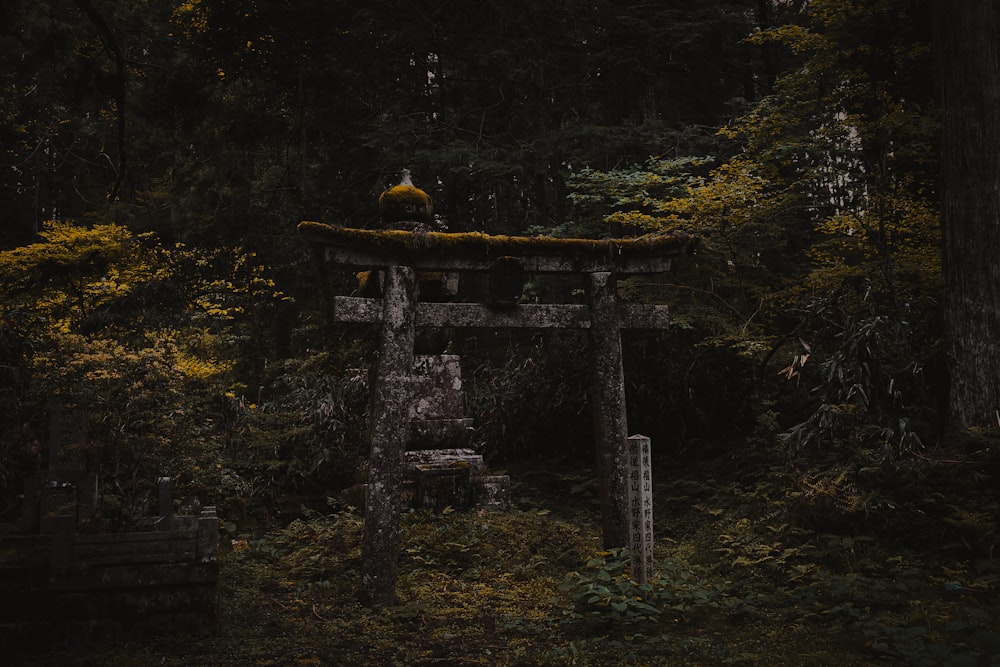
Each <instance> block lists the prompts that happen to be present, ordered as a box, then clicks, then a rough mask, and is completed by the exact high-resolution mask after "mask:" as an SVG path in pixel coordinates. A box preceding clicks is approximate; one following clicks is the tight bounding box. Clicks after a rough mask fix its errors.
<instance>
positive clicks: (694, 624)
mask: <svg viewBox="0 0 1000 667" xmlns="http://www.w3.org/2000/svg"><path fill="white" fill-rule="evenodd" d="M539 468H540V467H539V466H538V465H537V464H536V465H535V466H534V467H533V468H532V469H525V470H522V471H517V470H512V471H511V474H512V476H513V478H514V480H515V484H514V490H515V501H516V506H517V509H515V510H512V511H510V512H499V511H487V510H473V511H468V512H461V511H452V510H451V509H450V508H448V509H446V510H445V511H444V512H441V513H436V514H435V513H431V512H426V511H414V512H409V513H407V514H405V515H404V516H403V519H402V532H401V544H400V553H399V582H398V596H399V603H398V605H396V606H392V607H388V608H384V609H370V608H366V607H364V606H362V605H360V604H359V603H358V602H357V598H356V593H357V587H358V581H359V570H360V558H361V553H360V544H361V536H362V528H363V525H362V521H361V519H360V518H359V516H358V515H357V514H356V513H354V512H352V511H351V510H350V509H348V508H342V507H339V506H338V505H336V504H335V503H333V502H332V501H331V506H330V511H329V512H328V513H317V512H303V516H302V517H301V518H299V519H297V520H295V521H293V522H291V523H290V524H288V525H286V526H285V527H283V528H281V529H280V530H274V531H271V532H267V533H264V534H262V535H259V536H242V537H239V536H237V537H236V539H232V540H231V541H229V542H228V543H227V547H228V548H227V550H226V553H225V555H224V560H223V566H222V583H221V591H220V595H221V621H222V623H221V625H222V627H221V631H220V632H219V633H218V634H217V635H216V636H212V637H206V638H192V639H188V638H185V639H177V638H172V639H158V640H155V641H148V642H141V643H140V642H133V643H127V644H120V645H117V646H107V647H104V648H100V649H95V650H93V651H90V652H84V651H81V650H76V651H75V652H73V653H72V654H71V655H70V654H67V653H54V654H51V655H48V656H35V657H34V658H32V659H31V660H28V661H27V662H25V664H29V665H40V664H77V665H120V666H125V665H139V664H141V665H151V664H157V665H195V664H199V665H200V664H211V665H355V664H365V665H768V666H772V665H779V666H780V665H817V666H818V665H915V666H918V667H920V666H924V665H926V666H927V667H932V666H937V665H943V666H955V667H964V666H970V667H979V666H987V667H989V666H992V665H1000V658H998V657H997V656H1000V626H998V620H997V619H998V616H997V612H998V606H1000V604H998V599H997V590H998V586H1000V566H998V563H997V561H996V560H995V559H994V557H993V556H994V554H993V544H994V539H995V529H996V518H997V514H998V513H997V505H996V502H997V498H996V492H995V491H993V490H992V486H991V485H992V484H993V482H992V479H990V478H988V477H983V476H981V475H979V476H977V473H975V471H974V470H972V469H969V470H968V471H963V470H960V469H956V468H949V469H947V470H943V469H936V468H935V467H934V466H932V465H930V464H927V465H925V466H924V467H922V468H917V467H913V468H907V467H906V466H891V467H885V468H884V469H881V470H880V471H878V472H877V473H876V472H875V471H871V470H869V471H866V470H864V469H862V468H858V467H856V466H855V467H852V468H848V469H837V468H836V467H835V466H833V467H831V466H826V467H824V468H822V469H816V470H810V469H808V468H800V467H796V466H795V465H791V464H788V463H783V464H780V465H779V464H769V465H767V466H762V467H760V468H758V469H756V470H755V471H753V472H752V474H751V473H745V474H741V475H740V476H738V478H736V479H726V481H725V482H723V481H720V476H719V475H717V474H707V473H705V472H704V471H700V472H697V473H695V474H686V475H685V476H684V477H683V478H681V477H677V478H673V479H671V478H669V475H668V474H667V473H660V474H659V477H658V479H659V482H658V483H657V484H656V486H655V496H654V497H655V520H656V526H657V542H656V548H655V556H656V567H657V575H656V577H655V578H654V580H653V581H652V582H648V583H644V584H640V583H638V582H635V581H633V580H632V579H631V577H630V572H629V568H628V553H627V552H626V551H624V550H618V549H615V550H602V549H601V547H600V544H599V542H600V540H599V520H598V519H599V513H598V512H597V511H596V484H595V482H594V480H593V475H592V472H591V471H590V470H587V469H579V470H565V469H563V471H562V472H559V473H555V474H554V473H552V472H547V473H545V474H542V473H539V472H537V470H539ZM557 469H558V468H557ZM943 472H947V474H946V475H945V474H942V473H943Z"/></svg>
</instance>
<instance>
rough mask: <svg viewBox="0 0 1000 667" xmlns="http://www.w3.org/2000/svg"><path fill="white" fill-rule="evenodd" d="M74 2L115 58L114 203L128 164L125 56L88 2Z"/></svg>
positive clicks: (83, 0) (109, 198)
mask: <svg viewBox="0 0 1000 667" xmlns="http://www.w3.org/2000/svg"><path fill="white" fill-rule="evenodd" d="M75 2H76V6H77V7H79V8H80V11H81V12H83V14H84V15H85V16H86V17H87V18H88V19H90V22H91V23H93V24H94V27H95V28H97V32H98V33H100V35H101V41H102V42H104V46H106V47H107V48H108V50H109V51H111V54H112V55H113V56H114V58H115V103H116V106H117V107H118V168H117V172H118V173H117V174H116V176H115V183H114V185H112V186H111V191H110V192H109V193H108V200H109V201H115V200H116V199H118V191H119V189H120V188H121V185H122V181H123V180H124V179H125V168H126V166H127V164H128V153H127V151H126V149H125V69H126V66H127V63H126V62H125V56H124V55H122V50H121V47H120V46H119V45H118V40H117V38H116V37H115V33H113V32H112V31H111V28H109V27H108V24H107V22H106V21H105V20H104V18H103V17H102V16H101V15H100V14H99V13H98V12H97V10H96V9H94V7H93V5H91V4H90V0H75Z"/></svg>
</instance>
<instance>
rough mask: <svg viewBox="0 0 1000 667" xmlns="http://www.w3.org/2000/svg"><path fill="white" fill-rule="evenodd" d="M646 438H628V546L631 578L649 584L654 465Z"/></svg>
mask: <svg viewBox="0 0 1000 667" xmlns="http://www.w3.org/2000/svg"><path fill="white" fill-rule="evenodd" d="M649 459H650V452H649V438H647V437H646V436H644V435H633V436H630V437H629V439H628V484H627V487H628V493H627V496H628V548H629V554H630V556H631V567H632V579H633V580H634V581H637V582H639V583H640V584H648V583H649V582H650V581H652V579H653V469H652V466H651V465H650V460H649Z"/></svg>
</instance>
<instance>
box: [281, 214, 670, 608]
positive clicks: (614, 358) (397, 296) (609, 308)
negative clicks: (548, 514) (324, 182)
mask: <svg viewBox="0 0 1000 667" xmlns="http://www.w3.org/2000/svg"><path fill="white" fill-rule="evenodd" d="M299 232H300V234H301V235H302V236H303V237H304V238H305V239H306V240H307V241H308V242H309V243H310V244H311V246H312V248H313V252H314V255H315V257H316V259H317V263H318V265H319V268H320V274H321V277H322V278H323V288H324V292H325V295H326V300H327V303H328V305H329V307H330V309H331V311H332V313H331V315H332V319H333V321H336V322H352V323H365V324H372V325H380V326H381V336H380V342H379V358H378V361H377V363H376V367H375V374H374V386H373V402H372V414H371V429H370V432H371V450H370V455H369V481H368V490H367V504H366V515H365V533H364V542H363V546H362V560H363V563H362V582H361V589H362V590H361V597H362V599H363V600H365V601H366V602H368V603H369V604H386V603H391V602H393V601H394V600H395V581H396V555H397V551H398V541H399V512H398V506H399V494H400V484H401V482H400V480H401V470H402V462H403V454H404V451H405V446H406V441H405V438H406V433H407V430H408V424H407V421H408V417H409V415H408V411H409V406H410V404H411V403H412V401H413V399H414V397H413V396H412V388H413V385H414V382H413V377H412V375H413V368H414V354H413V343H414V335H415V334H414V332H415V330H416V329H418V328H420V327H441V328H459V327H476V328H506V327H517V328H535V329H545V328H575V329H585V330H587V331H588V335H589V350H590V351H589V362H590V363H589V366H590V378H589V381H590V396H591V403H592V407H593V417H594V431H595V437H596V443H595V444H596V452H597V469H598V480H599V484H600V499H601V530H602V538H603V544H604V547H605V548H613V547H624V546H631V547H632V551H633V552H634V553H635V554H639V555H641V558H640V560H639V561H636V562H634V563H633V574H636V573H640V574H639V576H640V577H645V579H643V581H646V580H648V577H649V576H650V573H651V571H652V553H653V552H652V536H653V532H652V491H651V483H652V482H651V479H650V478H649V474H650V473H649V440H648V438H647V439H645V441H644V444H643V443H642V442H640V441H636V442H635V447H636V451H637V452H638V454H637V457H638V458H637V459H636V461H637V465H639V466H640V467H639V473H638V474H639V480H640V485H639V487H638V488H639V491H640V496H639V497H638V500H636V501H635V502H637V503H638V505H637V506H636V507H638V508H639V510H637V511H640V514H638V515H633V514H632V510H633V506H632V505H630V504H629V503H630V502H632V501H630V496H629V489H628V484H627V482H629V481H630V479H631V478H630V477H629V475H631V474H632V473H631V472H629V470H630V468H629V460H628V459H627V457H628V455H629V451H631V450H628V451H627V445H628V447H632V446H633V442H632V441H631V440H629V439H628V422H627V418H626V405H625V384H624V370H623V363H622V348H621V329H623V328H635V329H663V328H666V327H667V326H668V323H669V318H668V312H667V307H666V306H658V305H643V304H623V303H621V302H620V301H619V299H618V293H617V289H616V283H617V279H618V277H619V276H623V275H632V274H643V273H660V272H664V271H666V270H668V269H669V267H670V264H671V261H672V258H673V257H675V256H677V255H679V254H682V253H683V252H685V249H686V247H687V245H688V242H689V239H688V237H686V236H684V235H681V234H676V235H661V236H657V237H650V238H642V239H630V240H589V239H551V238H534V237H532V238H526V237H506V236H487V235H485V234H445V233H437V232H426V233H414V232H409V231H403V230H381V231H371V230H359V229H346V228H341V227H331V226H329V225H324V224H321V223H315V222H303V223H301V224H300V225H299ZM342 269H352V270H359V269H363V270H369V271H377V272H380V274H381V276H382V296H381V298H379V299H373V298H361V297H351V296H340V295H337V294H335V293H334V289H333V286H334V285H335V284H336V280H335V278H334V275H335V272H336V271H338V270H342ZM417 272H459V273H461V272H486V273H489V274H490V275H491V278H495V279H496V280H494V281H492V282H493V283H496V284H501V285H502V286H503V289H502V290H500V291H501V292H502V295H501V296H499V297H497V298H496V299H495V300H494V301H493V302H492V303H485V304H483V303H439V302H421V301H420V300H419V295H418V287H417V279H416V277H415V276H416V273H417ZM532 273H545V274H555V275H560V276H563V277H565V278H566V279H570V278H572V277H574V276H576V277H578V278H581V279H582V280H583V285H582V287H583V288H584V290H585V292H586V294H587V303H586V304H571V303H555V304H521V303H519V299H518V296H519V288H518V287H517V286H516V285H515V286H514V287H513V289H512V288H511V285H509V284H508V283H509V282H510V281H511V279H512V277H513V280H514V281H515V282H516V281H517V280H519V279H521V278H519V277H521V276H523V275H525V274H532ZM642 466H644V467H642ZM642 494H645V495H642ZM636 517H637V519H638V525H639V526H641V527H642V530H640V531H639V532H638V533H635V532H634V531H633V530H632V527H633V518H636ZM636 536H638V542H636V541H635V540H636Z"/></svg>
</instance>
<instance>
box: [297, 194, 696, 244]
mask: <svg viewBox="0 0 1000 667" xmlns="http://www.w3.org/2000/svg"><path fill="white" fill-rule="evenodd" d="M397 187H398V186H397ZM298 229H299V233H300V234H302V235H303V236H307V237H309V239H310V240H312V241H315V242H319V243H324V244H329V245H337V246H340V247H345V248H357V249H365V250H369V251H371V250H382V251H386V252H394V251H398V252H406V253H414V252H420V251H423V250H430V251H432V250H442V251H448V253H451V254H462V255H466V256H469V257H477V256H482V255H490V256H497V255H512V256H519V255H536V256H537V255H542V256H544V255H548V256H568V257H588V256H597V255H604V256H606V255H612V254H614V255H627V256H631V257H653V256H658V255H668V254H676V253H679V252H682V251H683V250H684V249H685V248H686V247H687V246H688V244H689V243H690V242H691V238H690V237H689V236H688V235H687V234H683V233H680V232H675V233H670V234H650V235H647V236H641V237H638V238H631V239H564V238H553V237H548V236H506V235H490V234H483V233H480V232H464V233H456V234H451V233H446V232H426V233H414V232H409V231H403V230H398V229H383V230H371V229H352V228H348V227H337V226H333V225H327V224H323V223H320V222H309V221H305V222H302V223H300V224H299V227H298Z"/></svg>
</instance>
